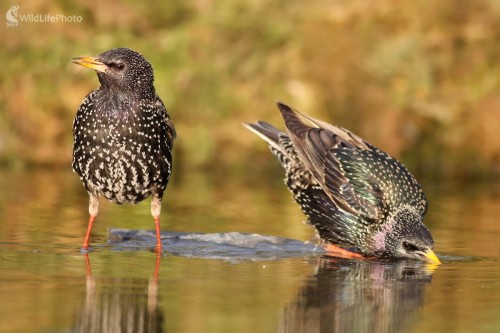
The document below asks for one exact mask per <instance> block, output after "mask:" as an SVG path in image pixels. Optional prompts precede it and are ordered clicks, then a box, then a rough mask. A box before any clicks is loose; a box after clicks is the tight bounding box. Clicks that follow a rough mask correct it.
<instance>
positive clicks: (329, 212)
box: [245, 103, 439, 263]
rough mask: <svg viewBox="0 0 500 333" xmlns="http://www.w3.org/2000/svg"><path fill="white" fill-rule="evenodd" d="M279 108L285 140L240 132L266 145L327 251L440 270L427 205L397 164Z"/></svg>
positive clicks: (263, 131)
mask: <svg viewBox="0 0 500 333" xmlns="http://www.w3.org/2000/svg"><path fill="white" fill-rule="evenodd" d="M278 107H279V109H280V111H281V114H282V116H283V119H284V121H285V126H286V128H287V132H288V133H284V132H281V131H280V130H278V129H276V128H275V127H273V126H272V125H270V124H268V123H266V122H263V121H259V122H257V123H252V124H245V126H246V127H247V128H249V129H250V130H252V131H253V132H255V133H256V134H257V135H259V136H260V137H261V138H263V139H264V140H265V141H267V142H268V143H269V145H270V148H271V151H272V153H273V154H274V155H275V156H276V157H277V158H278V159H279V161H280V162H281V165H282V166H283V167H284V169H285V173H286V175H285V183H286V185H287V186H288V188H289V189H290V191H291V192H292V193H293V196H294V198H295V200H296V201H297V203H299V204H300V206H301V208H302V211H303V212H304V214H306V216H307V217H308V221H309V222H310V223H311V224H312V225H313V226H314V227H315V229H316V231H317V234H318V236H319V238H320V240H321V242H322V243H323V244H324V245H326V246H327V248H328V247H329V246H331V245H333V244H338V245H345V246H351V247H355V248H357V250H358V251H359V252H361V253H362V254H364V255H368V256H380V257H396V258H397V257H401V258H415V259H420V260H426V261H430V262H434V263H439V259H438V258H437V257H436V255H435V254H434V252H433V251H432V247H433V245H434V242H433V239H432V236H431V234H430V232H429V230H428V229H427V228H426V227H425V225H424V224H423V222H422V221H423V216H424V215H425V213H426V211H427V199H426V197H425V194H424V192H423V191H422V188H421V186H420V185H419V184H418V183H417V181H416V180H415V178H414V177H413V176H412V175H411V174H410V172H409V171H408V170H407V169H406V168H405V167H404V166H403V165H402V164H401V163H400V162H398V161H397V160H396V159H394V158H392V157H391V156H389V155H388V154H386V153H384V152H383V151H381V150H380V149H378V148H376V147H374V146H373V145H371V144H370V143H368V142H367V141H365V140H363V139H361V138H360V137H358V136H357V135H355V134H353V133H351V132H349V131H347V130H345V129H343V128H340V127H336V126H333V125H330V124H328V123H325V122H323V121H320V120H317V119H314V118H312V117H308V116H305V115H302V114H299V113H298V112H297V111H295V110H293V109H291V108H290V107H289V106H287V105H285V104H282V103H278ZM303 120H305V121H307V122H308V123H309V124H310V125H307V124H306V123H304V121H303ZM332 248H337V247H335V246H332ZM337 249H338V248H337ZM342 251H344V250H342Z"/></svg>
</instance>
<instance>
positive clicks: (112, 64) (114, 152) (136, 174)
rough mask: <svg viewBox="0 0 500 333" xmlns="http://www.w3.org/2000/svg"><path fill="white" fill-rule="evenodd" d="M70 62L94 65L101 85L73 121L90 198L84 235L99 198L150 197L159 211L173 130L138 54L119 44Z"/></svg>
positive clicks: (76, 157)
mask: <svg viewBox="0 0 500 333" xmlns="http://www.w3.org/2000/svg"><path fill="white" fill-rule="evenodd" d="M73 62H74V63H76V64H79V65H82V66H85V67H88V68H92V69H95V70H96V72H97V76H98V78H99V82H100V83H101V86H100V87H99V88H98V89H96V90H94V91H92V92H90V93H89V94H88V95H87V97H85V99H84V100H83V102H82V104H81V105H80V108H79V109H78V111H77V113H76V117H75V120H74V122H73V138H74V146H73V163H72V165H73V170H74V171H75V172H76V173H77V174H78V175H79V176H80V179H81V181H82V183H83V185H84V186H85V188H86V189H87V192H88V193H89V196H90V203H89V213H90V220H89V228H88V232H87V236H86V238H85V242H84V248H88V237H89V233H90V229H91V228H92V223H93V218H94V217H95V216H96V215H97V213H98V199H99V197H101V196H103V197H105V198H106V199H108V200H110V201H112V202H114V203H117V204H123V203H131V204H135V203H137V202H139V201H141V200H144V199H145V198H147V197H148V196H150V195H152V201H151V213H152V215H153V216H154V218H155V222H156V228H157V247H160V248H161V243H160V235H159V215H160V207H161V200H162V197H163V193H164V191H165V189H166V187H167V184H168V181H169V178H170V174H171V172H172V145H173V141H174V138H175V135H176V134H175V129H174V125H173V123H172V120H171V119H170V117H169V115H168V113H167V110H166V108H165V106H164V104H163V102H162V101H161V99H160V97H158V95H157V94H156V92H155V88H154V85H153V81H154V76H153V69H152V67H151V65H150V64H149V62H148V61H147V60H146V59H145V58H144V57H143V56H142V55H140V54H139V53H137V52H135V51H133V50H130V49H126V48H118V49H113V50H110V51H107V52H104V53H102V54H100V55H99V56H98V57H95V58H93V57H80V58H75V59H74V60H73Z"/></svg>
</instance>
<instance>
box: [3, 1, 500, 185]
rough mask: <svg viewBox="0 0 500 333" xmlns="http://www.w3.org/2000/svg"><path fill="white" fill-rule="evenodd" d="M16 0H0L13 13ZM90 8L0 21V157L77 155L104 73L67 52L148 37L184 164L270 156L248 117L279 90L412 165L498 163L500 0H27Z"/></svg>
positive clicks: (237, 162) (447, 167)
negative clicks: (81, 116)
mask: <svg viewBox="0 0 500 333" xmlns="http://www.w3.org/2000/svg"><path fill="white" fill-rule="evenodd" d="M13 4H15V3H14V2H12V3H11V2H3V3H2V6H1V11H2V13H5V12H6V11H7V10H8V9H9V8H10V6H11V5H13ZM19 5H20V8H19V14H21V15H22V14H27V13H42V14H43V13H53V14H58V13H63V14H65V15H79V16H81V17H82V19H83V20H82V22H81V23H67V22H66V23H64V22H59V23H47V22H46V23H28V22H21V23H20V24H19V26H17V27H6V26H5V25H4V24H3V25H2V28H0V37H1V40H2V47H1V48H0V59H1V63H2V66H1V67H0V80H1V84H2V87H1V91H0V161H1V163H2V165H3V166H4V167H6V168H25V167H32V166H39V165H42V166H61V167H64V168H69V167H70V166H69V165H70V161H71V152H72V134H71V127H72V121H73V117H74V115H75V112H76V110H77V108H78V106H79V105H80V103H81V101H82V100H83V98H84V97H85V95H86V94H87V93H88V92H89V91H91V90H92V89H95V88H97V87H98V85H99V84H98V81H97V77H96V75H95V73H94V72H93V71H90V70H86V69H84V68H82V67H79V66H76V65H73V64H72V63H71V58H72V57H75V56H83V55H97V54H99V53H101V52H103V51H106V50H108V49H111V48H115V47H129V48H132V49H135V50H137V51H139V52H140V53H142V54H143V55H144V56H145V57H146V58H147V59H148V60H149V61H150V62H151V63H152V65H153V67H154V69H155V82H156V84H155V85H156V88H157V92H158V94H159V95H160V97H161V98H162V99H163V101H164V103H165V105H166V106H167V109H168V110H169V112H170V114H171V116H172V118H173V120H174V122H175V124H176V127H177V131H178V140H177V142H176V148H175V149H176V152H175V163H176V167H177V171H176V172H179V173H180V174H184V172H186V171H192V170H195V171H203V172H207V173H209V172H214V173H220V172H223V173H227V172H229V173H234V174H240V173H241V174H243V173H244V174H252V173H253V172H255V171H257V170H260V169H262V168H266V167H267V166H272V167H271V170H278V168H276V162H275V161H274V160H273V158H272V157H271V156H270V154H269V153H268V152H267V148H266V145H265V144H264V143H263V142H261V140H260V139H259V138H257V137H256V136H254V135H253V134H251V133H249V132H248V133H247V131H245V129H244V128H243V127H242V126H241V125H240V124H241V122H244V121H254V120H257V119H265V120H268V121H270V122H272V123H275V124H277V125H279V126H281V119H280V118H279V113H278V112H277V109H276V107H275V105H274V103H275V101H276V100H282V101H284V102H287V103H289V104H291V105H292V106H294V107H295V108H297V109H299V110H301V111H303V112H305V113H307V114H310V115H312V116H314V117H317V118H321V119H324V120H326V121H328V122H331V123H334V124H337V125H341V126H343V127H346V128H349V129H351V130H352V131H354V132H355V133H357V134H359V135H361V136H362V137H364V138H366V139H367V140H369V141H371V142H372V143H374V144H375V145H377V146H379V147H380V148H382V149H383V150H385V151H387V152H389V153H390V154H392V155H394V156H396V157H398V158H400V159H402V160H403V161H404V162H405V164H406V165H407V166H408V167H409V168H410V169H411V170H412V171H413V172H415V173H417V175H424V176H425V175H426V176H429V177H440V176H443V175H446V176H454V177H460V178H462V177H484V178H490V177H495V176H498V175H500V140H499V137H500V136H499V133H500V90H499V85H500V82H499V78H500V66H499V64H500V59H499V54H500V43H499V41H500V40H499V37H500V1H498V0H476V1H460V0H456V1H453V0H442V1H411V2H410V1H397V0H380V1H365V0H349V1H347V0H346V1H326V0H325V1H313V2H303V1H265V0H262V1H256V0H253V1H252V0H238V1H210V0H197V1H196V0H195V1H175V2H174V1H151V2H142V3H140V2H136V1H131V0H126V1H118V0H110V1H92V2H88V1H83V0H82V1H62V0H61V1H50V2H49V1H43V2H42V1H22V2H19Z"/></svg>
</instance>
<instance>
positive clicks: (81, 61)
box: [72, 57, 109, 73]
mask: <svg viewBox="0 0 500 333" xmlns="http://www.w3.org/2000/svg"><path fill="white" fill-rule="evenodd" d="M72 61H73V63H74V64H77V65H80V66H83V67H87V68H92V69H95V70H96V71H98V72H102V73H106V70H108V69H109V67H108V66H107V65H106V64H104V63H102V62H100V61H99V59H98V58H95V57H76V58H73V59H72Z"/></svg>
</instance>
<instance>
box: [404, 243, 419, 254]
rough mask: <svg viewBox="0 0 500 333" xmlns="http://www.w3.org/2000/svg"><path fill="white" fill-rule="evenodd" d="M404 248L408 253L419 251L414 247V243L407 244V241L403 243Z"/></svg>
mask: <svg viewBox="0 0 500 333" xmlns="http://www.w3.org/2000/svg"><path fill="white" fill-rule="evenodd" d="M403 248H404V249H405V250H406V251H407V252H415V251H418V250H419V249H418V247H416V246H415V245H413V244H412V243H410V242H407V241H403Z"/></svg>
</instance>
